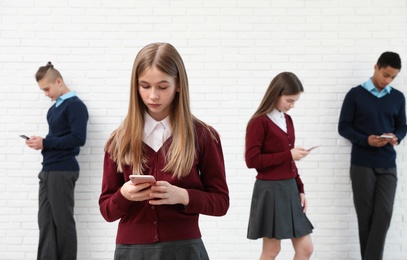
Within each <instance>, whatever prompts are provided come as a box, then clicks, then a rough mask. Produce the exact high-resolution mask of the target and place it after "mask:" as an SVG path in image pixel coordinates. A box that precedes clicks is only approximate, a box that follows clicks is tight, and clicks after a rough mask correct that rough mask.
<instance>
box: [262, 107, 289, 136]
mask: <svg viewBox="0 0 407 260" xmlns="http://www.w3.org/2000/svg"><path fill="white" fill-rule="evenodd" d="M267 116H268V117H269V118H270V119H271V121H273V122H274V123H275V124H276V125H278V127H280V128H281V130H283V131H284V132H286V133H287V122H286V121H285V116H284V113H283V112H280V111H278V110H277V109H275V108H274V109H273V111H271V112H270V113H268V114H267Z"/></svg>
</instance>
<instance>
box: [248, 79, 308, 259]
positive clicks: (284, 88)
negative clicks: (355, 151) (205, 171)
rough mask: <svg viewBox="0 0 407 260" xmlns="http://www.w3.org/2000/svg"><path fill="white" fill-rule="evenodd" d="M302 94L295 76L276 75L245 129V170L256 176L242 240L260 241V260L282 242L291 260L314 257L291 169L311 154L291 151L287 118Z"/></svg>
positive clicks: (297, 180)
mask: <svg viewBox="0 0 407 260" xmlns="http://www.w3.org/2000/svg"><path fill="white" fill-rule="evenodd" d="M303 91H304V88H303V86H302V84H301V82H300V80H299V79H298V78H297V76H296V75H294V74H293V73H291V72H282V73H280V74H278V75H277V76H276V77H275V78H274V79H273V80H272V81H271V83H270V85H269V87H268V89H267V91H266V93H265V95H264V97H263V100H262V101H261V103H260V106H259V108H258V109H257V111H256V112H255V113H254V115H253V116H252V117H251V119H250V121H249V123H248V125H247V129H246V153H245V159H246V164H247V167H248V168H255V169H256V171H257V176H256V181H255V184H254V189H253V196H252V202H251V209H250V218H249V226H248V231H247V238H249V239H259V238H262V239H263V249H262V252H261V256H260V259H261V260H266V259H267V260H269V259H275V258H276V257H277V255H278V253H279V252H280V248H281V240H282V239H291V242H292V244H293V247H294V250H295V256H294V259H295V260H300V259H309V258H310V256H311V254H312V251H313V244H312V240H311V236H310V233H312V229H313V226H312V224H311V222H310V221H309V220H308V218H307V216H306V215H305V213H306V210H307V200H306V197H305V194H304V185H303V183H302V181H301V178H300V176H299V175H298V171H297V167H296V165H295V161H298V160H301V159H303V158H304V157H306V156H307V155H308V154H309V153H310V151H309V150H306V149H304V148H300V147H295V131H294V124H293V121H292V119H291V117H290V116H289V115H288V114H287V112H288V111H289V110H290V109H291V108H293V107H294V104H295V103H296V102H297V101H298V99H299V98H300V95H301V93H302V92H303Z"/></svg>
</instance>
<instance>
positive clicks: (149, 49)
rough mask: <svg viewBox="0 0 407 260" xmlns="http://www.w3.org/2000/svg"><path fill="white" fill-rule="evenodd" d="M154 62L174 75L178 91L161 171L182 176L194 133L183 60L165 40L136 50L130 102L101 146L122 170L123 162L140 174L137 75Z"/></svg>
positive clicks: (192, 156)
mask: <svg viewBox="0 0 407 260" xmlns="http://www.w3.org/2000/svg"><path fill="white" fill-rule="evenodd" d="M153 66H155V67H156V68H158V69H159V70H161V71H162V72H164V73H166V74H168V75H170V76H171V77H174V79H175V81H176V84H177V87H179V92H176V94H175V97H174V100H173V102H172V106H171V111H170V115H169V118H170V122H171V129H172V143H171V145H170V147H169V148H168V150H167V151H166V152H167V154H166V166H165V167H164V169H163V171H166V172H172V173H173V174H174V176H177V177H179V178H180V177H183V176H186V175H187V174H188V173H189V172H190V171H191V169H192V165H193V163H194V159H195V149H196V137H195V128H194V121H199V120H197V119H196V118H195V117H194V116H193V115H192V113H191V109H190V103H189V87H188V77H187V73H186V70H185V66H184V62H183V61H182V58H181V56H180V54H179V53H178V51H177V50H176V49H175V48H174V47H173V46H172V45H171V44H169V43H152V44H149V45H147V46H145V47H144V48H142V49H141V50H140V52H139V53H138V54H137V56H136V58H135V60H134V64H133V70H132V77H131V83H130V103H129V108H128V113H127V116H126V118H125V119H124V121H123V123H122V124H121V125H120V126H119V128H118V129H116V130H115V131H114V132H113V133H112V135H111V136H110V138H109V140H108V141H107V143H106V146H105V150H106V151H107V152H108V153H109V154H110V156H111V158H112V160H114V161H115V162H116V163H117V165H118V171H119V172H122V171H123V166H124V165H130V166H132V167H133V173H134V174H142V172H143V170H144V167H145V163H146V161H147V159H146V158H145V156H144V151H143V143H142V142H143V134H144V122H145V121H144V114H145V111H146V106H145V105H144V103H143V101H142V99H141V97H140V94H139V91H138V89H139V84H138V79H139V76H140V75H142V73H143V72H144V71H145V70H146V69H147V68H151V67H153Z"/></svg>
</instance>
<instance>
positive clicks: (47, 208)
mask: <svg viewBox="0 0 407 260" xmlns="http://www.w3.org/2000/svg"><path fill="white" fill-rule="evenodd" d="M35 78H36V80H37V83H38V86H39V87H40V89H41V90H42V91H43V92H44V93H45V95H46V96H47V97H49V98H50V99H51V100H52V101H55V103H54V104H53V105H52V106H51V107H50V109H49V110H48V113H47V122H48V129H49V130H48V134H47V136H46V137H45V138H42V137H40V136H31V137H29V139H27V140H26V144H27V145H28V146H29V147H30V148H32V149H35V150H41V153H42V156H43V161H42V169H41V172H40V173H39V175H38V177H39V179H40V189H39V205H38V207H39V208H38V226H39V229H40V237H39V245H38V255H37V259H44V260H45V259H55V260H72V259H76V254H77V238H76V224H75V219H74V216H73V215H74V188H75V183H76V181H77V179H78V177H79V164H78V161H77V160H76V156H78V154H79V151H80V147H81V146H83V145H85V141H86V127H87V123H88V110H87V108H86V106H85V104H84V103H83V102H82V101H81V100H80V99H79V98H78V97H77V95H76V92H74V91H71V90H70V89H69V88H68V87H67V85H66V84H65V83H64V80H63V78H62V76H61V74H60V73H59V71H58V70H56V69H55V68H54V66H53V65H52V64H51V62H48V64H47V65H46V66H42V67H40V68H39V69H38V71H37V73H36V74H35Z"/></svg>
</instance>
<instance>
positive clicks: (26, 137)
mask: <svg viewBox="0 0 407 260" xmlns="http://www.w3.org/2000/svg"><path fill="white" fill-rule="evenodd" d="M20 137H21V138H23V139H25V140H28V139H30V137H28V136H26V135H20Z"/></svg>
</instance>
